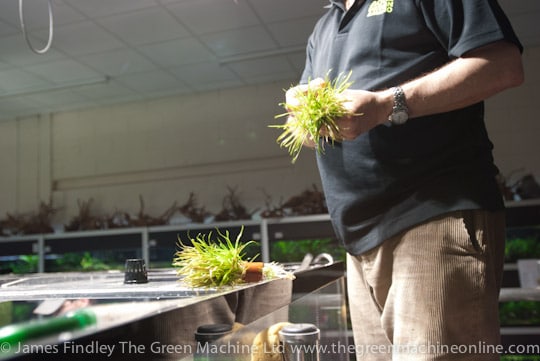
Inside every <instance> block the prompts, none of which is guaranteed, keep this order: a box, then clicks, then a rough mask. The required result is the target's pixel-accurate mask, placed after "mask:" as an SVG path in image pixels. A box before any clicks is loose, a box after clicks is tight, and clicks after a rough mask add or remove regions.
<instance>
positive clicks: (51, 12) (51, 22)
mask: <svg viewBox="0 0 540 361" xmlns="http://www.w3.org/2000/svg"><path fill="white" fill-rule="evenodd" d="M47 5H48V8H49V40H48V41H47V45H45V47H44V48H43V49H36V48H35V47H34V46H33V45H32V43H31V42H30V39H29V38H28V33H27V32H26V26H25V24H24V10H23V0H19V20H20V23H21V31H22V33H23V36H24V40H26V43H27V44H28V47H30V50H32V51H33V52H34V53H36V54H45V53H46V52H47V51H48V50H49V49H50V47H51V44H52V41H53V33H54V30H53V28H54V25H53V10H52V0H47Z"/></svg>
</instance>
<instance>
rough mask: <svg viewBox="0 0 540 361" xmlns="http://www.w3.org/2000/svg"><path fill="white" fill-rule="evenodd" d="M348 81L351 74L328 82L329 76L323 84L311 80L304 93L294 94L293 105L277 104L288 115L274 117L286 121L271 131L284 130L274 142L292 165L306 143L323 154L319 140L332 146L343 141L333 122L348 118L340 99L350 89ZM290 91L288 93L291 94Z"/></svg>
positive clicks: (322, 81)
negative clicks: (310, 143) (288, 155)
mask: <svg viewBox="0 0 540 361" xmlns="http://www.w3.org/2000/svg"><path fill="white" fill-rule="evenodd" d="M350 77H351V72H349V73H348V74H340V75H339V76H338V77H336V78H335V79H334V80H330V79H329V76H328V74H327V75H326V77H325V79H324V80H321V79H316V80H313V81H312V80H310V81H309V82H308V84H307V87H306V89H305V91H302V90H297V91H296V93H295V94H294V96H295V102H294V104H291V103H287V102H285V103H281V104H280V106H282V107H284V108H285V109H286V110H287V112H286V113H283V114H278V115H276V118H280V117H288V120H287V122H285V123H284V124H279V125H271V126H270V127H272V128H279V129H283V132H282V133H281V135H280V136H279V137H278V138H277V142H278V143H279V144H280V146H281V147H284V148H287V149H288V151H289V154H290V155H291V156H292V162H293V163H294V162H295V161H296V159H297V158H298V155H299V154H300V151H301V150H302V146H303V145H304V144H305V143H306V142H312V143H313V144H314V146H315V149H316V150H317V151H318V152H319V153H322V152H323V151H324V148H323V146H324V144H323V143H322V142H321V139H323V140H324V141H325V142H331V143H332V144H333V143H334V141H341V140H343V137H342V135H341V132H340V129H339V126H338V124H337V122H336V120H337V119H338V118H341V117H343V116H345V115H349V114H350V113H349V111H348V110H347V109H346V107H345V105H344V103H345V101H346V99H345V98H344V97H342V96H341V95H342V93H343V92H344V91H345V90H347V89H348V88H349V87H350V86H351V85H352V82H351V81H350ZM291 89H293V88H291ZM291 89H289V91H293V90H291Z"/></svg>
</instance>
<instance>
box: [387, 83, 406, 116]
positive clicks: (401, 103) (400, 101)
mask: <svg viewBox="0 0 540 361" xmlns="http://www.w3.org/2000/svg"><path fill="white" fill-rule="evenodd" d="M392 93H393V94H394V106H393V107H392V113H391V114H390V115H389V116H388V120H389V121H390V123H392V125H401V124H405V122H407V120H408V119H409V108H407V103H406V101H405V93H403V89H401V87H399V86H396V87H394V88H392Z"/></svg>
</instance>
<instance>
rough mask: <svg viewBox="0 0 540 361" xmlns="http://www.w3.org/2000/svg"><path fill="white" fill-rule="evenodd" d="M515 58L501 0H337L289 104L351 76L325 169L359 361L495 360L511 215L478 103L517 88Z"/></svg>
mask: <svg viewBox="0 0 540 361" xmlns="http://www.w3.org/2000/svg"><path fill="white" fill-rule="evenodd" d="M521 51H522V47H521V44H520V43H519V41H518V39H517V38H516V36H515V34H514V32H513V30H512V28H511V26H510V24H509V22H508V19H507V17H506V16H505V14H504V13H503V11H502V10H501V8H500V7H499V5H498V4H497V2H496V0H365V1H363V0H356V1H354V0H330V5H329V9H328V12H327V13H326V14H325V15H324V16H323V17H322V18H321V19H320V20H319V22H318V23H317V25H316V26H315V29H314V31H313V33H312V35H311V36H310V38H309V42H308V46H307V60H306V66H305V70H304V73H303V75H302V79H301V82H300V83H301V85H299V86H297V87H295V88H293V89H292V90H290V91H288V92H287V102H288V103H294V102H298V99H296V98H295V94H297V93H298V92H301V91H305V89H306V87H307V86H308V85H307V83H308V82H309V81H310V80H315V79H318V78H324V77H325V76H326V75H327V74H330V78H335V77H337V76H338V75H339V74H343V73H344V74H347V73H348V72H349V71H351V72H352V74H351V80H352V81H353V85H352V88H351V89H350V90H348V91H346V92H345V93H344V94H343V96H344V100H345V101H346V106H347V109H348V110H349V111H350V114H351V115H350V116H347V117H344V118H342V119H339V120H338V125H339V127H340V129H341V135H342V136H343V138H344V140H343V141H342V142H340V143H337V142H336V143H335V144H334V145H333V146H330V145H327V146H325V147H324V149H325V151H324V153H323V154H318V155H317V162H318V166H319V171H320V175H321V179H322V183H323V187H324V192H325V196H326V199H327V205H328V208H329V211H330V215H331V218H332V221H333V224H334V228H335V230H336V234H337V235H338V237H339V238H340V240H341V241H342V242H343V245H344V247H345V248H346V250H347V251H348V267H347V278H348V290H349V306H350V313H351V319H352V323H353V331H354V337H355V347H356V353H357V358H358V359H359V360H394V361H396V360H400V361H401V360H474V361H482V360H497V359H498V354H497V352H496V350H495V346H496V345H498V344H499V342H500V340H499V338H500V335H499V324H498V293H499V289H500V285H501V275H502V263H503V255H504V239H505V229H504V213H503V209H504V205H503V202H502V199H501V196H500V195H499V191H498V186H497V183H496V180H495V176H496V174H497V173H498V170H497V168H496V167H495V165H494V164H493V158H492V154H491V150H492V144H491V142H490V141H489V139H488V136H487V132H486V129H485V125H484V121H483V102H482V101H483V100H484V99H486V98H488V97H490V96H492V95H494V94H496V93H498V92H500V91H502V90H504V89H507V88H510V87H513V86H518V85H520V84H521V83H522V82H523V70H522V64H521ZM314 83H316V82H314ZM314 83H312V84H314Z"/></svg>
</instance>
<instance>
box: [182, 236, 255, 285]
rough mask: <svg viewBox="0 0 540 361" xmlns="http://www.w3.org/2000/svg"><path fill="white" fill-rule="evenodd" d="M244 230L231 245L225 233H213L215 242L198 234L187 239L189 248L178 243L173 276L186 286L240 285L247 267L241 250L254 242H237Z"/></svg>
mask: <svg viewBox="0 0 540 361" xmlns="http://www.w3.org/2000/svg"><path fill="white" fill-rule="evenodd" d="M243 231H244V227H242V228H241V230H240V233H239V234H238V236H237V238H236V241H235V242H234V243H233V242H232V241H231V239H230V236H229V231H226V232H225V233H222V232H220V231H219V230H217V237H216V239H212V232H210V233H209V234H208V235H204V234H198V235H197V237H196V238H193V239H191V244H192V245H191V246H187V245H185V244H183V243H182V241H181V240H180V239H179V240H178V246H179V247H180V248H181V249H180V250H178V251H177V252H176V253H175V257H174V259H173V263H172V265H173V266H174V267H178V270H177V274H178V276H180V277H182V281H183V282H185V283H186V284H187V285H188V286H190V287H221V286H232V285H235V284H239V283H242V276H243V274H244V272H245V270H246V269H247V267H248V265H249V262H250V261H249V260H244V257H245V253H244V250H245V248H246V247H247V246H249V245H251V244H253V243H255V242H254V241H249V242H246V243H240V238H241V237H242V233H243Z"/></svg>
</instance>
